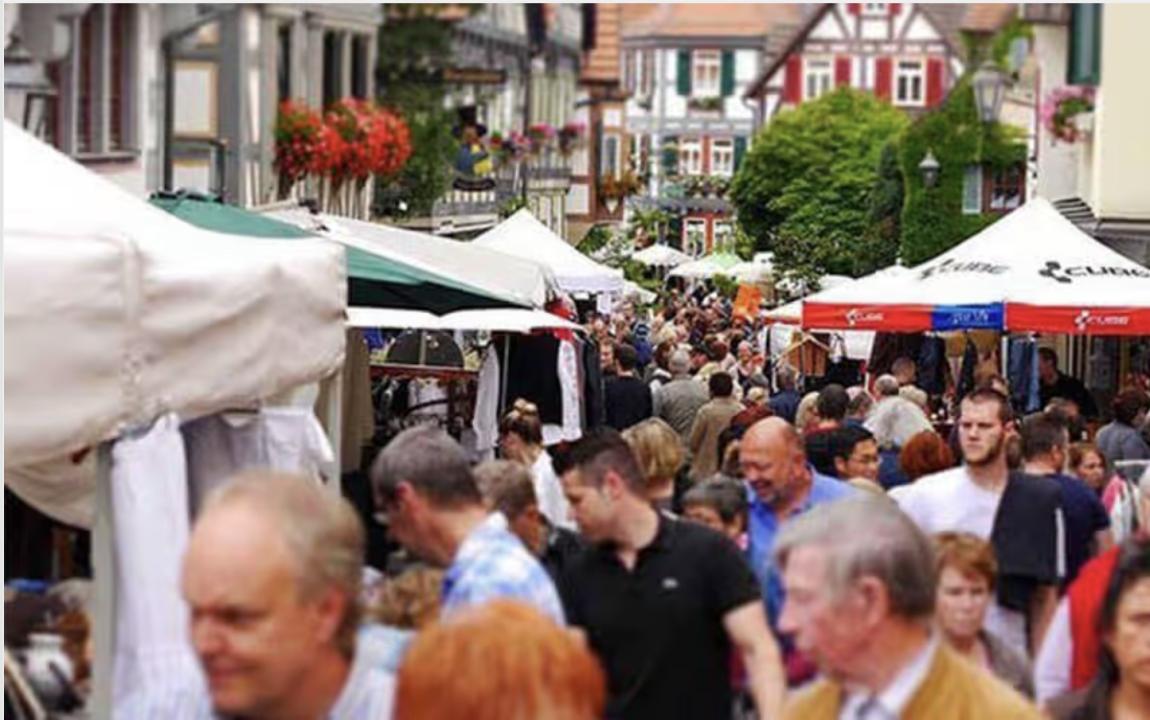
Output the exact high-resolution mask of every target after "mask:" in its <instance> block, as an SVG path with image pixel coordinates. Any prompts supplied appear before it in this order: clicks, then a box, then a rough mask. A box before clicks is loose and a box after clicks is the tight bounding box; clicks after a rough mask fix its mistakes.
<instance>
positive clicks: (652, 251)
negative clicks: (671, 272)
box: [631, 245, 691, 268]
mask: <svg viewBox="0 0 1150 720" xmlns="http://www.w3.org/2000/svg"><path fill="white" fill-rule="evenodd" d="M631 259H632V260H634V261H635V262H637V263H639V264H641V265H646V266H648V267H653V268H673V267H676V266H679V265H682V264H683V263H687V262H690V261H691V256H690V255H688V254H687V253H685V252H682V251H679V250H676V249H675V248H673V247H671V246H669V245H651V246H649V247H645V248H643V249H642V250H637V251H636V252H634V253H633V254H632V255H631Z"/></svg>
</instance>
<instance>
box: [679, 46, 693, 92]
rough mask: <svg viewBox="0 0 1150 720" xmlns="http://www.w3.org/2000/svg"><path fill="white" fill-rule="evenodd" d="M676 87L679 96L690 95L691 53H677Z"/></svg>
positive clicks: (685, 51) (687, 51) (688, 51)
mask: <svg viewBox="0 0 1150 720" xmlns="http://www.w3.org/2000/svg"><path fill="white" fill-rule="evenodd" d="M678 86H679V94H680V95H690V94H691V51H690V50H680V51H679V77H678Z"/></svg>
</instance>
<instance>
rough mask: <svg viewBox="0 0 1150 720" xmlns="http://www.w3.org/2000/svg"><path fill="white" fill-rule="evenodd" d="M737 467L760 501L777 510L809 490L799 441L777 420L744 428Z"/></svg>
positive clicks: (808, 480) (804, 453)
mask: <svg viewBox="0 0 1150 720" xmlns="http://www.w3.org/2000/svg"><path fill="white" fill-rule="evenodd" d="M739 466H740V471H741V472H742V475H743V478H744V479H745V480H746V481H747V484H748V485H750V487H751V489H752V490H753V491H754V493H755V494H756V495H757V496H758V497H759V500H760V501H762V502H763V503H766V504H767V505H770V506H772V507H774V508H776V509H782V508H784V507H789V506H790V505H791V504H792V503H793V502H795V501H796V499H797V498H801V496H802V495H803V494H804V493H806V492H807V490H808V489H809V488H810V484H811V473H810V470H809V468H808V467H807V458H806V452H805V450H804V449H803V442H802V438H801V437H800V436H799V433H798V431H797V430H795V428H794V426H793V425H791V424H790V423H788V422H787V421H786V420H783V419H782V418H779V417H769V418H765V419H763V420H760V421H758V422H757V423H755V424H754V425H752V426H751V427H750V428H748V429H747V432H746V434H745V435H743V439H742V441H741V442H740V443H739Z"/></svg>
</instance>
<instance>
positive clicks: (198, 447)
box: [181, 408, 336, 517]
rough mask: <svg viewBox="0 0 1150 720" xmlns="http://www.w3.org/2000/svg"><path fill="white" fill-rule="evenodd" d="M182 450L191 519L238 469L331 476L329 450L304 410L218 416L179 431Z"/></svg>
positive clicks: (276, 409)
mask: <svg viewBox="0 0 1150 720" xmlns="http://www.w3.org/2000/svg"><path fill="white" fill-rule="evenodd" d="M181 430H182V432H183V435H184V443H185V445H186V446H187V450H188V453H187V455H188V480H189V487H190V489H191V505H192V514H193V517H194V516H195V515H196V514H197V513H199V510H200V508H201V507H202V505H203V501H204V499H205V498H206V497H207V495H208V493H210V492H211V491H212V490H213V489H214V488H216V487H218V486H219V485H222V484H224V483H225V482H227V480H228V479H230V478H231V477H232V476H233V475H235V474H236V473H239V472H242V471H244V470H252V469H257V468H268V469H272V470H282V471H284V472H294V473H301V474H304V475H308V476H309V477H313V478H316V479H317V480H318V479H320V478H323V477H327V478H331V477H336V475H335V474H334V473H335V468H334V467H332V463H334V461H335V457H334V453H333V452H332V449H331V445H330V444H329V443H328V440H327V436H326V435H325V434H324V432H323V427H322V426H321V425H320V424H319V421H318V420H316V418H315V415H314V414H313V413H312V412H311V410H308V409H306V408H264V409H263V410H261V411H259V412H238V413H221V414H219V415H212V416H209V417H205V418H201V419H199V420H195V421H193V422H190V423H187V424H185V425H184V426H183V428H182V429H181Z"/></svg>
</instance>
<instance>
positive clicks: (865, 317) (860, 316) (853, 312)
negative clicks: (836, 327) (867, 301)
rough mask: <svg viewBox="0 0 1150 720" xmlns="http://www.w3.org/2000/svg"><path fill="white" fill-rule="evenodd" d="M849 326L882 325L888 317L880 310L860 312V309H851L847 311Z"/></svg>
mask: <svg viewBox="0 0 1150 720" xmlns="http://www.w3.org/2000/svg"><path fill="white" fill-rule="evenodd" d="M846 318H847V325H850V326H851V327H854V326H856V325H858V324H860V323H862V324H864V325H870V324H873V323H880V322H882V321H883V320H885V319H886V316H885V315H884V314H883V313H882V312H880V311H878V310H859V309H858V308H851V309H850V310H847V315H846Z"/></svg>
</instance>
